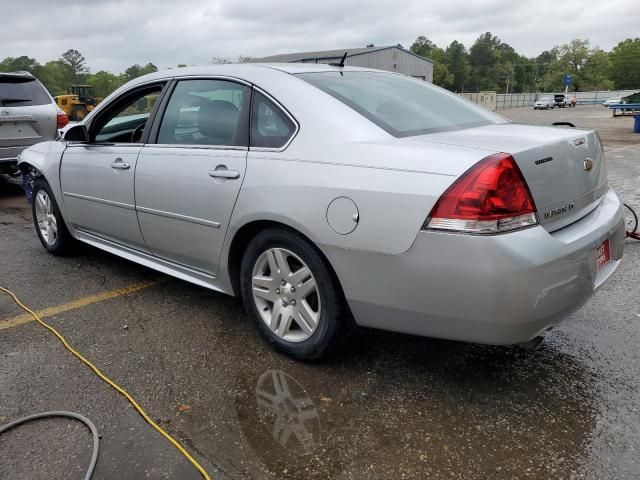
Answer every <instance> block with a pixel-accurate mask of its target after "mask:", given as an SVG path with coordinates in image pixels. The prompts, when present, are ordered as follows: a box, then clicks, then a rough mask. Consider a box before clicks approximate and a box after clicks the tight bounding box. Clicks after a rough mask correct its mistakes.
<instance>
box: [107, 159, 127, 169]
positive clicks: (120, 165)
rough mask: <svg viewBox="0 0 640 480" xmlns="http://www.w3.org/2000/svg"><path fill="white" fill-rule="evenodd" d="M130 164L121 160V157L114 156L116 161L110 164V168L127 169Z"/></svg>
mask: <svg viewBox="0 0 640 480" xmlns="http://www.w3.org/2000/svg"><path fill="white" fill-rule="evenodd" d="M130 167H131V165H129V164H128V163H127V162H123V161H122V159H121V158H116V161H115V162H113V163H112V164H111V168H113V169H114V170H129V168H130Z"/></svg>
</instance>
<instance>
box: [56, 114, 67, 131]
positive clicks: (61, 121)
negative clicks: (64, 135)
mask: <svg viewBox="0 0 640 480" xmlns="http://www.w3.org/2000/svg"><path fill="white" fill-rule="evenodd" d="M68 123H69V117H67V114H66V113H64V112H58V114H57V115H56V128H62V127H64V126H66V125H67V124H68Z"/></svg>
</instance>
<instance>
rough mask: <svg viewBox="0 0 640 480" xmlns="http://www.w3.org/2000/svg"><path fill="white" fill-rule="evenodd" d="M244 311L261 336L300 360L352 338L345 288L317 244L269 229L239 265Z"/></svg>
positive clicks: (314, 355) (254, 241)
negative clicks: (349, 336) (338, 280)
mask: <svg viewBox="0 0 640 480" xmlns="http://www.w3.org/2000/svg"><path fill="white" fill-rule="evenodd" d="M240 275H241V279H240V280H241V281H240V285H241V291H242V298H243V301H244V305H245V309H246V310H247V313H248V314H249V316H250V317H251V318H252V319H253V320H254V322H255V323H256V325H257V327H258V330H259V331H260V333H261V334H262V336H263V337H264V338H265V339H266V340H267V341H268V342H269V343H270V344H271V345H273V346H274V347H275V348H276V349H278V350H280V351H282V352H284V353H286V354H288V355H291V356H293V357H296V358H307V359H310V358H317V357H320V356H323V355H325V354H326V353H328V352H329V351H330V350H331V349H332V348H333V347H335V346H336V345H337V344H338V343H340V341H342V340H344V339H345V338H346V336H347V333H348V331H349V330H350V329H349V328H348V327H349V326H350V322H351V320H350V319H349V318H348V316H347V315H345V313H346V308H345V301H344V298H343V296H342V291H341V290H340V287H339V286H338V284H337V280H336V279H335V278H334V275H333V273H332V271H331V270H330V268H329V266H328V265H327V263H326V261H325V260H324V258H323V257H322V256H321V254H320V252H318V250H317V248H316V247H315V246H314V245H313V244H312V243H310V242H309V241H308V240H307V239H306V238H304V237H302V236H301V235H299V234H297V233H295V232H292V231H289V230H286V229H283V228H270V229H267V230H264V231H263V232H261V233H259V234H258V235H257V236H256V237H255V238H254V239H253V240H252V241H251V242H250V243H249V245H248V247H247V249H246V251H245V253H244V257H243V259H242V265H241V268H240Z"/></svg>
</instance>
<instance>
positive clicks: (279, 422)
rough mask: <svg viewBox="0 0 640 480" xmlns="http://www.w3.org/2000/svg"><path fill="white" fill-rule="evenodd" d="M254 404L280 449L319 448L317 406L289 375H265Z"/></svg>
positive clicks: (271, 372) (281, 373)
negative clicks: (258, 408) (256, 405)
mask: <svg viewBox="0 0 640 480" xmlns="http://www.w3.org/2000/svg"><path fill="white" fill-rule="evenodd" d="M256 401H257V404H258V406H259V407H260V409H261V411H260V412H258V413H259V415H260V417H261V418H262V420H263V422H264V425H265V427H266V428H267V430H268V431H269V433H270V434H271V435H272V436H273V439H274V440H275V441H276V442H278V444H279V445H280V446H281V447H285V448H298V447H299V446H301V447H302V448H304V449H305V450H312V449H313V448H315V447H317V446H318V445H319V444H320V416H319V415H318V411H317V409H316V406H315V404H314V403H313V400H311V397H310V396H309V394H308V393H307V392H306V390H305V389H304V387H303V386H302V385H300V383H298V382H297V381H296V379H295V378H293V377H292V376H291V375H288V374H287V373H285V372H283V371H282V370H267V371H266V372H264V373H263V374H262V375H261V376H260V378H259V379H258V384H257V385H256ZM296 443H297V444H296ZM298 444H299V445H298Z"/></svg>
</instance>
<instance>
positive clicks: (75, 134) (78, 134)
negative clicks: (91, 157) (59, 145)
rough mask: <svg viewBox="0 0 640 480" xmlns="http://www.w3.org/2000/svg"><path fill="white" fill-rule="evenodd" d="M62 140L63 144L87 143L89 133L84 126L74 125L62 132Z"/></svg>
mask: <svg viewBox="0 0 640 480" xmlns="http://www.w3.org/2000/svg"><path fill="white" fill-rule="evenodd" d="M62 139H63V140H64V141H65V142H88V141H89V131H88V130H87V127H86V126H84V125H74V126H72V127H70V128H69V129H68V130H67V131H66V132H64V134H63V136H62Z"/></svg>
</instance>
